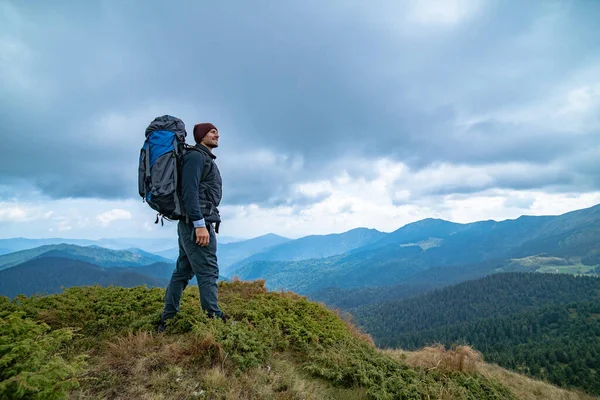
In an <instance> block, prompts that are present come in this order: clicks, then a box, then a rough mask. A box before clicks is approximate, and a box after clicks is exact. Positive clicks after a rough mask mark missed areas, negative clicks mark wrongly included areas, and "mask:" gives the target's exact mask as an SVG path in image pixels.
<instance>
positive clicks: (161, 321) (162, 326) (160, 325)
mask: <svg viewBox="0 0 600 400" xmlns="http://www.w3.org/2000/svg"><path fill="white" fill-rule="evenodd" d="M165 329H167V326H166V325H165V321H163V320H162V319H161V320H160V324H159V325H158V328H157V330H158V333H163V332H164V331H165Z"/></svg>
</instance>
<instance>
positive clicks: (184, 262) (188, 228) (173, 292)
mask: <svg viewBox="0 0 600 400" xmlns="http://www.w3.org/2000/svg"><path fill="white" fill-rule="evenodd" d="M206 229H208V233H209V235H210V243H209V244H208V246H206V247H201V246H198V245H197V244H196V236H195V230H194V227H193V225H192V223H191V222H190V223H189V224H187V223H185V221H179V223H178V225H177V235H178V236H179V257H178V258H177V264H176V266H175V270H174V271H173V275H172V276H171V281H170V282H169V286H168V287H167V293H166V294H165V308H164V310H163V313H162V320H163V321H166V320H167V319H169V318H173V317H174V316H175V314H177V313H178V312H179V306H180V302H181V295H182V294H183V290H184V289H185V288H186V286H187V285H188V283H189V281H190V279H192V278H193V276H194V275H196V279H197V280H198V289H199V290H200V306H201V307H202V309H203V310H204V311H205V312H206V313H207V314H208V316H209V317H221V314H222V312H221V310H220V309H219V306H218V302H217V279H218V278H219V265H218V264H217V237H216V235H215V230H214V227H213V226H212V225H211V224H209V223H207V224H206Z"/></svg>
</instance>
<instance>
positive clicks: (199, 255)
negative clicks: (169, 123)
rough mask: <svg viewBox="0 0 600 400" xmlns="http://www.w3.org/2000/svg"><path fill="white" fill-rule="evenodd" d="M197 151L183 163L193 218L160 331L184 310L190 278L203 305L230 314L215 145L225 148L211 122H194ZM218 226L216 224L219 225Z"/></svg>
mask: <svg viewBox="0 0 600 400" xmlns="http://www.w3.org/2000/svg"><path fill="white" fill-rule="evenodd" d="M194 140H195V141H196V145H195V146H194V149H191V150H188V151H187V153H186V154H185V156H184V159H183V163H182V167H181V197H182V200H183V205H184V207H185V211H186V215H187V217H186V218H185V219H182V220H180V221H179V223H178V225H177V236H178V238H179V257H178V258H177V264H176V266H175V270H174V271H173V275H172V276H171V281H170V282H169V286H168V287H167V292H166V295H165V307H164V310H163V313H162V317H161V322H160V325H159V327H158V331H159V332H163V331H164V330H165V322H166V321H167V320H168V319H170V318H173V317H174V316H175V314H177V312H179V306H180V302H181V295H182V294H183V290H184V289H185V288H186V286H187V285H188V283H189V281H190V279H192V277H193V276H194V275H196V279H197V280H198V289H199V290H200V306H201V307H202V310H203V311H204V312H205V313H207V314H208V316H209V317H211V318H215V317H216V318H221V319H222V320H223V321H224V322H225V321H226V320H227V316H226V315H225V313H223V312H222V311H221V310H220V309H219V305H218V301H217V289H218V286H217V279H218V278H219V266H218V263H217V238H216V235H215V231H216V233H218V232H219V224H220V222H221V218H220V216H219V211H218V209H217V207H218V206H219V203H220V202H221V195H222V181H221V174H220V173H219V169H218V168H217V165H216V163H215V162H214V160H215V159H216V158H217V156H215V155H214V154H213V152H212V151H213V149H215V148H217V147H218V146H219V131H218V130H217V128H216V127H215V126H214V125H213V124H211V123H201V124H196V125H195V126H194ZM213 223H215V224H216V228H215V227H213V225H212V224H213Z"/></svg>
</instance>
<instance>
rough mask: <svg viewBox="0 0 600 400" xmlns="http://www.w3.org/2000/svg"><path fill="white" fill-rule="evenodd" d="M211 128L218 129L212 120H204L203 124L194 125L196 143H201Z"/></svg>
mask: <svg viewBox="0 0 600 400" xmlns="http://www.w3.org/2000/svg"><path fill="white" fill-rule="evenodd" d="M211 129H217V128H216V127H215V126H214V125H213V124H211V123H210V122H204V123H202V124H196V125H194V140H195V141H196V143H200V142H201V141H202V138H203V137H204V136H206V134H207V133H208V132H209V131H210V130H211Z"/></svg>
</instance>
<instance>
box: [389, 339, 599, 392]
mask: <svg viewBox="0 0 600 400" xmlns="http://www.w3.org/2000/svg"><path fill="white" fill-rule="evenodd" d="M383 352H384V353H386V354H389V355H390V356H391V357H393V358H395V359H396V360H399V361H403V362H406V363H407V364H408V365H410V366H412V367H418V368H423V369H426V370H433V369H439V370H442V371H449V370H452V371H462V372H471V373H478V374H481V375H483V376H485V377H487V378H489V379H492V380H496V381H498V382H500V383H501V384H503V385H505V386H506V387H508V388H509V389H510V390H511V391H512V392H513V393H514V394H515V396H517V397H518V398H519V399H523V400H542V399H543V400H598V399H599V398H598V397H594V396H591V395H588V394H586V393H583V392H581V391H577V390H565V389H561V388H558V387H556V386H553V385H551V384H549V383H546V382H542V381H538V380H535V379H531V378H528V377H526V376H524V375H520V374H518V373H516V372H511V371H508V370H506V369H504V368H501V367H499V366H497V365H492V364H486V363H484V362H483V359H482V356H481V353H479V352H477V351H475V350H473V349H472V348H471V347H469V346H458V347H456V348H452V349H446V348H445V347H444V346H443V345H439V344H438V345H434V346H430V347H425V348H423V349H421V350H417V351H403V350H383ZM449 395H450V394H449V393H440V397H439V398H440V399H445V398H448V399H450V398H452V397H448V396H449Z"/></svg>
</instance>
